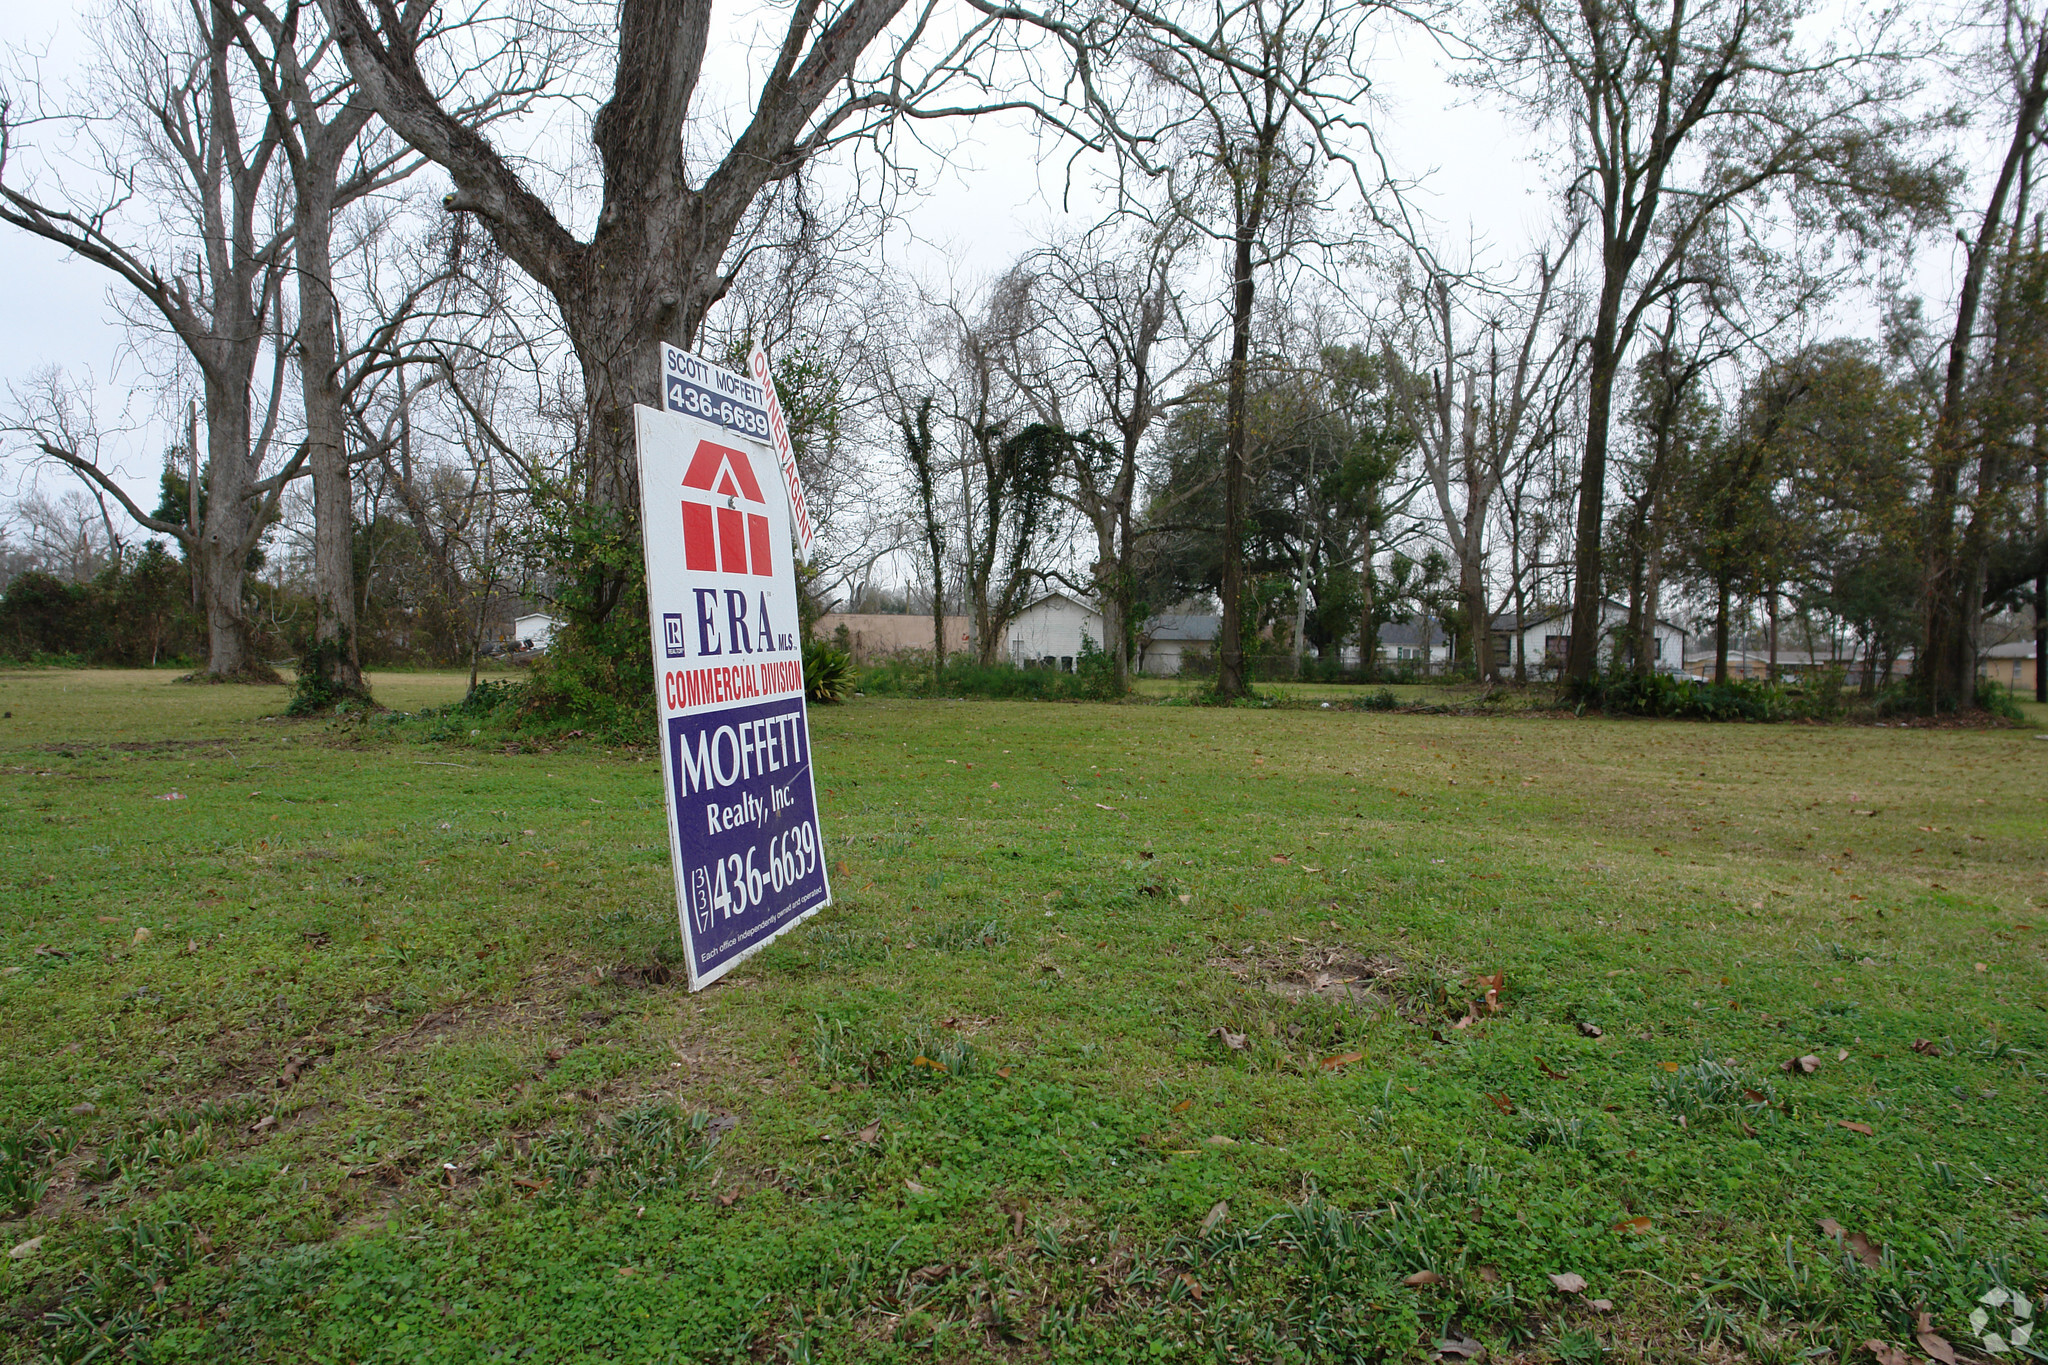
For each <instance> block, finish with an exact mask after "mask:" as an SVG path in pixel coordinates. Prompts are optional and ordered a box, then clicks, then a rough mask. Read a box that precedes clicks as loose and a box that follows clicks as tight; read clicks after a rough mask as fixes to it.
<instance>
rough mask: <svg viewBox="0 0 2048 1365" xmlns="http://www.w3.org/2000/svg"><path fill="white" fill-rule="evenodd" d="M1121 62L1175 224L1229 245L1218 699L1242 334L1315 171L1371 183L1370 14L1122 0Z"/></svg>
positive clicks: (1374, 11) (1237, 538) (1322, 189)
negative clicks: (1127, 40)
mask: <svg viewBox="0 0 2048 1365" xmlns="http://www.w3.org/2000/svg"><path fill="white" fill-rule="evenodd" d="M1118 9H1119V10H1120V11H1121V12H1122V13H1123V14H1124V15H1125V16H1126V17H1127V18H1128V20H1129V21H1130V24H1131V27H1132V30H1133V37H1132V40H1131V43H1132V48H1131V50H1132V53H1133V56H1134V57H1135V59H1136V60H1137V61H1138V62H1139V63H1140V64H1141V65H1142V68H1143V69H1144V71H1145V72H1146V74H1147V76H1148V77H1149V79H1150V81H1151V82H1152V83H1153V85H1154V87H1155V88H1156V90H1157V92H1158V95H1159V102H1160V107H1161V109H1162V110H1163V117H1162V118H1161V119H1160V120H1159V127H1158V130H1157V131H1156V132H1155V133H1154V134H1153V136H1154V137H1156V139H1157V145H1158V146H1160V147H1161V148H1164V149H1165V150H1166V152H1167V156H1168V161H1169V164H1168V165H1167V166H1166V167H1165V168H1163V169H1164V173H1165V175H1166V177H1167V180H1168V184H1169V193H1170V195H1171V197H1172V200H1173V202H1174V203H1175V205H1176V207H1177V208H1178V210H1179V211H1180V212H1181V214H1182V216H1183V217H1184V218H1185V219H1186V220H1187V221H1188V222H1189V223H1190V224H1191V225H1193V226H1195V227H1196V228H1198V229H1199V230H1201V231H1203V232H1205V233H1207V234H1209V235H1210V236H1211V237H1212V238H1214V239H1216V240H1218V241H1220V242H1222V243H1223V244H1225V245H1226V246H1227V249H1228V253H1229V257H1228V259H1229V280H1230V284H1229V294H1228V313H1229V318H1230V353H1229V358H1228V360H1227V361H1226V362H1225V370H1224V392H1225V410H1226V435H1225V457H1224V472H1223V478H1224V545H1223V553H1224V560H1223V575H1222V593H1221V596H1222V599H1223V619H1222V622H1221V624H1220V629H1219V632H1218V635H1219V638H1218V641H1217V664H1218V667H1217V675H1216V690H1217V694H1218V695H1219V696H1220V697H1223V698H1226V699H1228V698H1234V697H1238V696H1241V695H1243V693H1244V692H1245V690H1246V679H1245V671H1244V641H1243V634H1242V632H1243V622H1242V619H1241V618H1242V616H1243V593H1244V544H1243V542H1244V536H1245V512H1246V487H1245V479H1246V451H1247V447H1248V441H1249V436H1248V433H1247V429H1246V414H1247V401H1248V393H1249V389H1250V383H1251V351H1252V332H1253V328H1254V323H1255V318H1256V304H1257V299H1258V282H1259V278H1260V276H1261V274H1262V273H1263V272H1267V271H1270V270H1272V269H1273V268H1274V267H1276V266H1280V265H1282V264H1284V263H1287V262H1290V261H1292V260H1294V259H1295V258H1296V257H1297V256H1298V255H1299V254H1301V253H1302V252H1303V251H1304V249H1307V248H1309V247H1311V246H1312V245H1314V244H1316V243H1317V242H1318V240H1320V241H1321V242H1322V244H1323V245H1326V246H1327V245H1331V244H1332V243H1330V241H1329V239H1327V238H1321V239H1319V238H1318V236H1317V227H1318V224H1317V221H1316V220H1317V218H1318V216H1319V215H1318V210H1320V209H1322V208H1324V207H1325V206H1326V204H1327V203H1328V200H1329V195H1330V191H1329V190H1328V188H1327V187H1326V186H1325V185H1324V183H1323V175H1322V170H1323V168H1324V167H1326V166H1328V165H1330V164H1332V163H1341V165H1342V167H1343V168H1345V169H1348V170H1349V171H1350V172H1351V175H1352V178H1353V179H1354V180H1355V181H1356V183H1357V185H1358V187H1359V188H1360V189H1361V191H1366V196H1365V197H1366V206H1367V210H1368V217H1378V216H1379V215H1378V214H1377V213H1376V209H1375V195H1374V193H1373V192H1375V191H1380V190H1383V189H1386V188H1387V182H1386V180H1385V178H1384V176H1382V175H1379V174H1377V173H1374V174H1371V175H1368V174H1367V173H1366V172H1365V170H1364V169H1363V167H1364V163H1363V162H1362V161H1361V160H1360V159H1359V158H1358V153H1357V151H1356V149H1355V148H1353V147H1351V146H1349V145H1348V143H1347V141H1346V139H1347V137H1350V136H1352V135H1362V136H1364V137H1365V138H1366V139H1367V141H1368V142H1369V141H1370V130H1369V128H1368V127H1367V126H1366V124H1365V123H1364V121H1363V119H1364V114H1365V112H1366V111H1367V109H1368V108H1369V107H1370V103H1371V101H1370V95H1369V82H1368V81H1367V79H1366V77H1365V72H1364V61H1365V47H1366V45H1367V44H1366V42H1365V33H1366V27H1367V25H1368V24H1369V23H1370V22H1372V21H1373V20H1374V19H1375V17H1376V16H1377V15H1378V14H1379V13H1380V7H1379V6H1378V5H1375V4H1348V3H1339V2H1338V0H1210V2H1209V3H1206V4H1197V3H1191V4H1189V5H1188V6H1187V7H1186V9H1185V10H1178V11H1174V10H1167V9H1160V8H1152V7H1148V6H1144V5H1139V4H1135V3H1131V2H1130V0H1125V3H1122V4H1120V5H1119V6H1118Z"/></svg>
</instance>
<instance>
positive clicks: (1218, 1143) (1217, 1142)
mask: <svg viewBox="0 0 2048 1365" xmlns="http://www.w3.org/2000/svg"><path fill="white" fill-rule="evenodd" d="M1202 1141H1204V1142H1206V1143H1208V1144H1209V1145H1210V1146H1211V1147H1235V1146H1237V1139H1236V1138H1233V1137H1225V1136H1223V1134H1221V1133H1212V1134H1210V1135H1209V1136H1208V1137H1205V1138H1203V1139H1202Z"/></svg>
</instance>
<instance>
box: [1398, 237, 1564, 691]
mask: <svg viewBox="0 0 2048 1365" xmlns="http://www.w3.org/2000/svg"><path fill="white" fill-rule="evenodd" d="M1577 237H1578V232H1577V229H1576V228H1575V229H1574V231H1573V232H1572V235H1571V238H1570V239H1569V240H1567V241H1566V243H1565V245H1564V248H1563V249H1562V250H1560V251H1557V252H1555V253H1552V252H1549V251H1544V252H1542V253H1540V254H1539V255H1538V256H1537V258H1536V262H1535V267H1536V271H1535V273H1536V279H1535V288H1534V291H1533V293H1532V294H1530V295H1529V296H1528V297H1525V298H1520V299H1514V298H1503V297H1498V296H1496V297H1494V298H1493V299H1491V300H1486V301H1485V302H1484V304H1482V306H1484V307H1485V308H1486V311H1485V312H1484V313H1482V314H1481V315H1480V316H1478V317H1477V318H1476V319H1475V320H1474V322H1473V323H1472V324H1464V320H1463V319H1461V318H1460V317H1459V316H1458V315H1459V314H1460V313H1466V312H1467V311H1468V310H1469V309H1470V308H1471V307H1472V304H1471V302H1470V301H1469V300H1465V299H1460V300H1458V301H1456V302H1454V300H1453V281H1452V279H1451V278H1450V277H1449V276H1447V275H1445V274H1442V273H1438V274H1435V275H1433V276H1432V277H1431V278H1430V280H1429V282H1428V284H1427V285H1426V286H1425V287H1424V288H1422V289H1421V290H1419V291H1416V292H1415V293H1414V294H1412V295H1411V296H1410V303H1411V307H1413V308H1414V310H1415V311H1416V312H1419V313H1421V314H1422V316H1421V317H1420V318H1418V319H1415V320H1414V321H1415V322H1419V323H1420V326H1421V330H1422V331H1423V332H1424V333H1425V334H1426V335H1427V337H1428V344H1429V350H1428V352H1427V354H1429V356H1430V365H1431V369H1430V371H1429V373H1428V374H1427V375H1422V376H1418V375H1415V374H1413V373H1411V372H1410V371H1409V370H1408V369H1407V366H1406V365H1405V364H1404V362H1403V360H1402V358H1401V356H1400V355H1399V353H1398V352H1397V351H1396V349H1395V348H1394V346H1393V345H1392V343H1391V342H1389V343H1388V344H1387V352H1386V353H1387V367H1388V370H1389V372H1390V373H1391V374H1392V375H1393V376H1394V379H1395V383H1394V385H1393V388H1394V392H1395V393H1396V394H1397V395H1398V396H1399V398H1400V400H1401V408H1402V413H1403V415H1404V416H1405V417H1406V418H1407V421H1408V425H1409V427H1410V428H1411V429H1412V430H1413V431H1414V432H1415V435H1416V444H1417V449H1418V452H1419V454H1420V456H1421V461H1422V472H1423V477H1424V479H1425V481H1426V482H1427V483H1428V485H1429V487H1430V490H1431V492H1432V493H1434V494H1435V498H1436V509H1437V516H1438V519H1439V521H1440V523H1441V525H1442V529H1443V536H1444V541H1445V543H1446V544H1448V545H1449V547H1450V551H1451V560H1452V562H1453V564H1454V565H1455V566H1456V572H1457V576H1458V595H1459V597H1460V599H1461V600H1462V601H1463V603H1464V609H1465V618H1466V620H1465V649H1464V651H1463V657H1465V658H1467V659H1470V660H1472V661H1473V666H1474V668H1475V670H1476V673H1475V676H1477V677H1478V678H1480V679H1481V680H1484V681H1494V680H1497V679H1498V678H1499V676H1500V669H1501V665H1502V662H1503V661H1502V660H1498V659H1495V658H1494V657H1493V631H1492V618H1493V595H1492V591H1491V589H1490V588H1489V586H1488V582H1487V577H1488V575H1487V543H1486V533H1487V524H1488V519H1489V517H1490V516H1491V514H1492V509H1493V499H1494V495H1495V494H1496V493H1498V492H1499V491H1500V488H1501V485H1502V483H1503V482H1504V481H1506V480H1508V479H1511V478H1513V477H1514V476H1515V474H1516V472H1517V470H1518V469H1519V467H1520V466H1521V465H1522V463H1523V462H1525V461H1526V460H1527V459H1528V458H1529V456H1530V454H1531V446H1532V440H1531V438H1532V436H1534V435H1536V434H1537V433H1538V432H1539V430H1540V417H1541V414H1542V413H1543V412H1544V410H1545V407H1546V404H1547V401H1548V400H1549V397H1550V395H1551V393H1552V391H1553V390H1554V389H1555V388H1556V387H1557V386H1558V385H1559V384H1561V383H1563V382H1566V381H1568V379H1569V378H1570V377H1571V376H1572V374H1573V372H1574V366H1573V354H1574V342H1575V338H1574V337H1573V336H1572V335H1571V333H1570V331H1569V330H1568V329H1562V328H1559V327H1558V326H1557V325H1556V317H1555V315H1554V313H1553V311H1552V310H1553V304H1554V302H1555V297H1556V291H1557V282H1558V277H1559V275H1560V273H1561V272H1562V271H1563V269H1564V266H1565V262H1566V261H1567V260H1568V259H1569V258H1570V255H1571V249H1572V245H1573V243H1574V242H1575V241H1576V240H1577ZM1459 292H1461V293H1462V292H1466V291H1463V290H1461V291H1459ZM1475 329H1476V330H1477V331H1478V332H1479V333H1481V334H1483V336H1484V343H1483V344H1484V348H1485V349H1484V354H1483V355H1482V354H1480V347H1481V344H1482V343H1481V342H1480V341H1478V340H1475V339H1473V338H1472V337H1471V335H1470V332H1471V331H1472V330H1475ZM1503 332H1506V333H1507V344H1508V347H1509V352H1510V353H1509V354H1508V355H1507V356H1506V357H1505V359H1504V358H1503V357H1502V355H1501V340H1502V333H1503ZM1454 486H1455V492H1454V491H1453V489H1454Z"/></svg>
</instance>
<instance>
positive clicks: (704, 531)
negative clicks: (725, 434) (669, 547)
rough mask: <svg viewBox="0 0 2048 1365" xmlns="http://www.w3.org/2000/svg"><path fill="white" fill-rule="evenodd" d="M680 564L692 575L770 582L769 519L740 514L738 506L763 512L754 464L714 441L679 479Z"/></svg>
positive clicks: (704, 444)
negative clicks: (751, 506)
mask: <svg viewBox="0 0 2048 1365" xmlns="http://www.w3.org/2000/svg"><path fill="white" fill-rule="evenodd" d="M683 488H684V489H685V490H686V491H687V492H690V493H692V494H694V495H695V496H689V497H685V498H684V499H683V560H684V563H685V565H686V566H687V567H688V568H689V569H691V570H692V571H693V572H704V573H735V574H750V575H758V576H760V577H763V578H768V577H773V576H774V573H775V564H774V560H773V557H772V555H771V553H770V546H769V541H770V539H771V537H770V535H769V531H768V518H767V517H765V516H762V515H760V514H759V513H755V512H745V511H742V510H740V506H739V504H740V503H741V502H742V501H746V502H750V503H753V504H754V505H756V506H758V507H764V508H765V507H766V506H767V501H766V499H764V498H763V497H762V496H761V485H760V483H759V482H758V481H757V480H756V479H755V478H754V464H753V461H751V460H749V459H748V458H747V457H746V455H744V454H743V453H741V452H740V451H737V450H734V449H732V448H731V447H730V446H722V445H719V444H718V443H717V442H715V441H702V442H699V443H698V445H697V454H696V456H695V457H694V458H692V459H691V461H690V468H689V472H688V473H686V474H684V475H683Z"/></svg>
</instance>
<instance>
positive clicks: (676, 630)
mask: <svg viewBox="0 0 2048 1365" xmlns="http://www.w3.org/2000/svg"><path fill="white" fill-rule="evenodd" d="M661 647H662V648H663V649H664V650H666V651H667V652H668V657H669V658H671V659H680V658H682V657H683V654H684V650H683V614H682V613H681V612H679V611H665V612H663V613H662V614H661Z"/></svg>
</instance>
